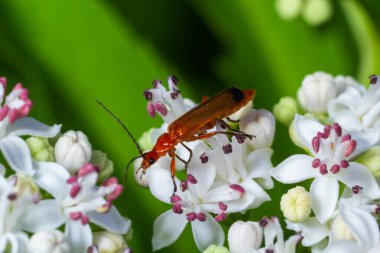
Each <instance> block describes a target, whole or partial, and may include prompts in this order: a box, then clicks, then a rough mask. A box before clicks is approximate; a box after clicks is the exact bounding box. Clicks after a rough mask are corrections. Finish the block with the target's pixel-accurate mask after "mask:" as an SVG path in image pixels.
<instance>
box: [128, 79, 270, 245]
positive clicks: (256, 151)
mask: <svg viewBox="0 0 380 253" xmlns="http://www.w3.org/2000/svg"><path fill="white" fill-rule="evenodd" d="M168 83H169V90H168V91H167V90H166V89H165V88H164V87H163V85H162V83H161V82H160V81H154V82H153V86H154V87H153V88H152V89H149V90H146V91H145V92H144V95H145V98H146V99H147V100H148V107H147V108H148V113H149V114H150V115H151V116H153V115H154V112H158V114H159V115H161V116H162V117H163V119H164V121H165V124H164V125H163V126H162V127H161V128H159V129H154V130H151V131H149V134H145V135H144V138H143V139H142V140H140V142H142V143H144V145H142V146H144V148H145V149H151V148H152V146H149V145H146V144H147V143H150V144H152V143H155V141H156V139H157V137H158V136H159V135H160V134H162V133H164V132H165V131H166V128H167V125H168V124H170V123H171V122H172V121H173V120H175V119H177V118H178V117H179V116H181V115H182V114H184V113H185V112H186V111H188V110H189V109H191V108H192V107H193V106H194V105H195V104H194V102H192V101H190V100H186V99H183V98H182V96H181V93H180V90H179V88H178V79H177V78H176V77H174V76H171V77H169V79H168ZM251 106H252V104H251V103H248V104H247V106H245V107H243V108H241V109H240V110H239V111H237V112H236V113H235V114H233V115H231V117H230V118H231V119H233V120H232V121H233V123H231V122H229V121H226V122H220V123H218V124H217V125H216V127H214V128H213V129H211V130H208V131H207V132H213V131H220V132H223V131H228V130H231V128H232V127H234V126H233V125H234V124H235V125H236V122H235V121H237V120H239V126H240V130H242V131H244V132H245V133H247V134H249V135H253V136H255V137H254V138H253V139H252V140H249V139H248V138H243V137H244V136H242V135H238V134H237V135H233V136H232V137H230V136H227V135H225V134H217V135H214V136H212V137H210V138H207V139H203V140H196V141H193V142H189V143H185V145H186V146H188V147H190V148H191V154H192V155H191V157H190V152H189V150H187V149H186V148H184V147H183V146H181V145H178V146H177V147H176V154H177V155H178V157H179V158H180V159H176V165H177V168H180V169H184V168H185V164H184V163H183V162H182V161H181V160H183V161H187V160H188V159H189V158H191V159H190V161H189V163H188V166H187V168H186V171H185V172H180V173H177V174H179V175H180V176H182V177H181V178H183V179H182V180H180V179H178V178H175V184H176V185H177V188H178V191H177V192H175V193H173V183H172V179H171V176H170V171H169V168H170V165H169V164H170V158H169V156H165V157H162V158H161V159H160V160H159V161H158V162H157V163H155V164H154V165H153V166H151V167H150V168H149V169H148V170H147V174H146V175H145V176H144V177H142V179H140V177H141V175H139V174H137V176H136V179H137V180H138V182H140V183H141V184H142V185H144V186H147V187H149V190H150V192H151V193H152V194H153V195H154V196H155V197H156V198H157V199H159V200H161V201H163V202H165V203H168V204H170V205H171V209H170V210H168V211H167V212H165V213H163V214H162V215H161V216H159V217H158V218H157V219H156V221H155V222H154V227H153V239H152V243H153V249H154V250H158V249H160V248H163V247H166V246H168V245H170V244H172V243H173V242H174V241H176V240H177V238H178V237H179V236H180V234H181V233H182V231H183V230H184V228H185V226H186V225H187V224H190V225H191V228H192V231H193V236H194V240H195V243H196V245H197V247H198V249H199V250H205V249H206V248H207V247H208V246H209V245H222V244H223V243H224V239H225V236H224V233H223V230H222V227H221V225H220V224H219V223H220V222H223V221H224V220H225V219H226V217H227V216H228V214H230V213H239V212H245V211H247V210H250V209H252V208H256V207H258V206H259V205H261V204H262V203H263V202H265V201H269V200H270V197H269V195H268V194H267V193H266V192H265V189H271V188H272V187H273V181H272V179H271V177H270V175H269V171H270V169H272V163H271V155H272V150H271V148H270V146H271V144H272V141H273V136H274V121H275V120H274V116H273V115H272V114H271V113H270V112H268V111H266V110H262V109H261V110H254V109H252V108H250V107H251ZM228 123H230V125H228ZM140 162H141V161H139V160H137V161H136V164H135V168H138V167H139V166H138V164H139V163H140ZM181 173H182V174H181Z"/></svg>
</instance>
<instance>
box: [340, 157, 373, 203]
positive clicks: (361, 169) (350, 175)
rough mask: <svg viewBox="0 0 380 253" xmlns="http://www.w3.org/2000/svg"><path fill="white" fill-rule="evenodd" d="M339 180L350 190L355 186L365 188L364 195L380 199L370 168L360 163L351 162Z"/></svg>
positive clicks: (341, 173)
mask: <svg viewBox="0 0 380 253" xmlns="http://www.w3.org/2000/svg"><path fill="white" fill-rule="evenodd" d="M338 179H339V180H340V181H342V182H343V183H344V184H345V185H347V186H348V187H350V188H352V187H353V186H355V185H358V186H361V187H363V195H364V196H366V197H368V198H370V199H377V198H379V197H380V188H379V186H378V184H377V183H376V180H375V179H374V177H373V175H372V174H371V172H370V171H369V170H368V168H367V167H365V166H364V165H362V164H360V163H355V162H350V166H349V167H348V168H347V169H344V170H342V171H341V172H340V173H339V175H338Z"/></svg>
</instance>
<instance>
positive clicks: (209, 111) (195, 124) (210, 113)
mask: <svg viewBox="0 0 380 253" xmlns="http://www.w3.org/2000/svg"><path fill="white" fill-rule="evenodd" d="M255 95H256V90H253V89H246V90H241V89H239V88H236V87H230V88H227V89H225V90H223V91H221V92H219V93H218V94H216V95H215V96H213V97H211V98H207V97H204V98H203V99H202V102H201V103H200V104H198V105H197V106H195V107H193V108H192V109H191V110H189V111H187V112H186V113H184V114H183V115H182V116H180V117H179V118H177V119H176V120H175V121H173V122H172V123H171V124H170V125H169V126H168V128H167V132H166V133H163V134H162V135H160V136H159V137H158V139H157V142H156V144H155V145H154V147H153V149H152V150H151V151H148V152H145V153H143V152H142V150H141V148H140V146H139V145H138V143H137V141H136V139H135V138H134V137H133V135H132V134H131V132H130V131H129V130H128V128H127V127H126V126H125V125H124V124H123V123H122V122H121V120H120V119H119V118H118V117H116V116H115V115H114V114H113V113H112V112H111V111H110V110H109V109H107V108H106V107H105V106H104V105H103V104H102V103H101V102H99V101H97V102H98V104H99V105H101V106H102V107H103V108H104V109H105V110H106V111H107V112H108V113H109V114H110V115H111V116H112V117H114V118H115V119H116V120H117V121H118V122H119V123H120V124H121V126H122V127H123V128H124V130H125V131H126V132H127V133H128V135H129V136H130V137H131V139H132V140H133V142H134V144H135V145H136V147H137V149H138V151H139V154H140V155H139V156H137V157H135V158H133V159H132V160H131V161H130V162H129V163H128V165H127V168H128V167H129V165H130V164H131V163H132V162H133V161H134V160H136V159H138V158H142V161H141V165H140V167H139V169H138V170H140V169H142V170H143V174H142V175H144V174H145V172H146V170H147V169H148V168H149V167H150V166H152V165H153V164H154V163H155V162H156V161H157V160H158V159H159V158H160V157H162V156H165V155H166V154H168V155H169V156H170V158H171V162H170V172H171V177H172V180H173V184H174V192H176V190H177V186H176V184H175V181H174V178H175V172H176V164H175V158H176V157H177V158H178V159H179V160H180V161H182V162H183V163H184V164H185V168H187V166H188V164H189V162H190V160H191V158H192V151H191V149H190V148H189V147H187V146H186V145H185V144H184V142H191V141H195V140H202V139H207V138H210V137H212V136H214V135H216V134H228V135H234V136H236V137H241V138H250V139H252V137H253V136H252V135H249V134H246V133H244V132H241V131H239V130H235V129H232V128H231V127H229V126H228V125H227V124H226V123H225V122H224V121H223V119H224V118H227V119H228V120H230V121H232V120H231V119H229V116H230V115H231V114H233V113H235V112H237V111H238V110H239V109H240V108H242V107H243V106H245V105H246V104H248V103H249V102H250V101H251V100H252V99H253V98H254V96H255ZM217 123H220V124H221V125H222V127H224V128H225V127H227V128H228V129H229V130H230V131H211V132H207V131H208V130H210V129H212V128H214V127H215V126H216V125H217ZM178 144H181V145H182V146H184V147H185V148H186V149H187V150H188V151H189V153H190V156H189V159H188V160H187V161H184V160H183V159H181V158H180V157H179V156H177V155H176V153H175V150H176V146H177V145H178ZM138 170H137V172H138ZM137 172H136V173H137ZM173 194H174V193H173Z"/></svg>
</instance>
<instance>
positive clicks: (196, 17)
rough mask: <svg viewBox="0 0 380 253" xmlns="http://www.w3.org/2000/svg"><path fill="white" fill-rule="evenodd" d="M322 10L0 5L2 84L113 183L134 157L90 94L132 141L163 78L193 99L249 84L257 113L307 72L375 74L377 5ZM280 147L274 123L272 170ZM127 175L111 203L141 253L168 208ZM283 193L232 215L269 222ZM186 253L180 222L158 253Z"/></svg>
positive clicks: (258, 1) (180, 4)
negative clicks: (105, 167)
mask: <svg viewBox="0 0 380 253" xmlns="http://www.w3.org/2000/svg"><path fill="white" fill-rule="evenodd" d="M331 4H332V8H333V13H332V16H331V18H330V19H329V20H328V21H327V22H326V23H324V24H323V25H320V26H317V27H315V26H310V25H308V24H307V23H306V22H305V21H304V20H303V19H302V18H297V19H295V20H292V21H285V20H282V19H281V18H280V17H279V15H278V13H277V12H276V9H275V3H274V0H266V1H263V0H235V1H231V0H218V1H216V0H214V1H211V0H209V1H205V0H196V1H185V0H177V1H175V0H161V1H154V0H140V1H139V0H133V1H131V0H108V1H104V0H103V1H102V0H54V1H43V0H28V1H26V0H25V1H23V0H2V1H0V31H1V35H0V75H2V76H6V77H8V80H9V87H12V86H13V84H14V83H16V82H22V83H23V84H24V85H25V86H26V87H27V88H28V89H29V90H30V96H31V98H32V100H33V102H34V108H33V110H32V116H33V117H35V118H37V119H39V120H41V121H43V122H45V123H47V124H53V123H62V124H63V130H64V131H66V130H69V129H74V130H81V131H83V132H85V133H86V134H87V135H88V137H89V139H90V141H91V143H92V145H93V148H94V149H100V150H103V151H104V152H106V153H107V154H108V156H109V158H110V159H111V160H113V161H114V164H115V169H116V170H117V171H116V172H115V173H116V174H117V175H118V176H121V175H122V173H123V170H124V168H125V165H126V163H127V162H128V161H129V160H130V159H131V158H132V157H134V156H136V154H137V150H136V148H135V147H134V146H133V144H132V142H131V140H130V139H129V138H128V136H127V134H126V133H124V132H123V130H122V129H121V127H120V126H119V125H117V123H116V122H115V121H114V120H113V119H112V118H111V117H109V115H107V114H106V113H105V112H104V111H103V110H102V109H101V108H100V107H99V106H98V105H97V104H96V102H95V100H96V99H99V100H101V101H102V102H103V103H105V104H106V105H107V106H108V107H109V108H110V109H111V110H112V111H113V112H114V113H115V114H117V115H118V116H119V117H120V118H121V119H122V120H123V121H124V122H125V123H126V124H127V125H128V127H129V128H130V130H131V131H132V133H134V134H135V136H137V137H139V136H140V135H141V134H142V133H143V132H144V131H146V130H148V129H149V128H150V127H152V126H156V127H157V126H159V125H160V124H161V123H162V122H161V120H160V119H159V118H155V119H151V118H150V117H149V116H148V114H147V113H146V101H145V99H144V97H143V96H142V92H143V90H144V89H146V88H150V87H151V82H152V80H154V79H161V80H163V81H165V80H166V78H167V76H168V75H170V74H174V75H176V76H177V77H178V78H179V80H180V83H179V87H180V88H181V91H182V94H184V96H185V97H189V98H192V99H193V100H194V101H200V99H201V97H202V96H203V95H208V96H211V95H213V94H215V93H216V92H218V91H220V90H222V89H223V88H225V87H228V86H230V85H237V86H238V87H241V88H255V89H257V97H256V99H255V107H256V108H265V109H268V110H271V109H272V107H273V105H274V104H275V103H276V102H277V101H278V100H279V98H280V97H281V96H285V95H291V96H294V95H295V94H296V90H297V88H298V87H299V85H300V83H301V81H302V79H303V77H304V76H305V75H307V74H310V73H313V72H315V71H318V70H322V71H326V72H329V73H332V74H333V75H337V74H345V75H352V76H354V77H356V78H358V80H359V81H362V82H363V83H365V84H367V83H368V81H367V79H366V78H367V76H369V75H370V74H373V73H376V72H377V73H380V68H379V66H380V64H379V61H380V50H379V48H380V43H379V32H380V27H379V26H378V24H379V17H380V2H379V1H377V0H372V1H370V0H368V1H355V0H341V1H338V0H334V1H331ZM292 147H293V145H292V144H291V142H290V141H289V138H288V135H287V129H286V128H285V126H282V125H280V124H279V125H278V126H277V132H276V138H275V143H274V145H273V148H274V150H275V152H274V157H273V163H274V164H278V163H279V162H280V161H281V160H282V159H284V158H285V157H287V156H289V155H290V154H292V153H295V152H299V150H297V149H296V148H292ZM133 180H134V179H133V176H132V174H130V176H129V178H128V180H127V182H126V185H125V192H124V194H123V196H122V198H121V200H120V201H119V202H118V208H119V210H121V212H122V213H123V214H124V215H125V216H126V217H129V218H130V219H132V221H133V239H132V240H131V241H129V245H130V246H131V247H132V248H133V250H134V252H150V251H151V238H152V225H153V221H154V219H155V218H156V217H157V216H159V215H160V214H161V213H162V212H164V211H166V210H167V209H168V208H170V207H169V206H168V205H166V204H163V203H161V202H159V201H158V200H156V199H154V198H153V197H152V196H151V194H150V193H149V191H148V190H146V189H143V188H140V187H138V186H137V185H136V184H135V182H134V181H133ZM285 190H286V189H285V188H283V187H280V186H276V187H275V189H273V190H271V191H270V193H271V194H272V196H273V202H271V203H266V204H264V205H263V206H262V207H260V208H259V209H255V210H252V211H251V212H249V213H248V214H246V215H245V216H244V219H252V220H257V219H259V218H261V217H262V216H264V215H279V216H280V217H281V214H280V213H279V212H278V211H276V210H279V196H280V195H281V194H282V193H283V192H284V191H285ZM237 217H238V216H236V215H235V216H233V218H237ZM228 223H229V222H228V221H227V222H226V223H225V225H226V226H225V228H226V229H227V228H228ZM196 251H197V249H196V247H195V244H194V242H193V238H192V234H191V229H190V226H188V227H187V228H186V230H185V233H184V234H182V236H181V237H180V238H179V240H178V241H177V242H176V243H175V244H173V245H172V246H170V247H168V248H165V249H163V250H161V251H159V252H184V253H185V252H196Z"/></svg>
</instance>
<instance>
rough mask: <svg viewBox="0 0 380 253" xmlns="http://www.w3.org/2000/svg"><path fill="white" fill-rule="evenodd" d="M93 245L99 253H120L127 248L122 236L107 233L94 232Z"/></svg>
mask: <svg viewBox="0 0 380 253" xmlns="http://www.w3.org/2000/svg"><path fill="white" fill-rule="evenodd" d="M93 235H94V244H95V245H97V246H98V251H99V253H121V252H124V250H125V249H126V248H128V246H127V244H126V243H125V241H124V239H123V236H121V235H119V234H115V233H111V232H108V231H102V232H96V233H94V234H93Z"/></svg>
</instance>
